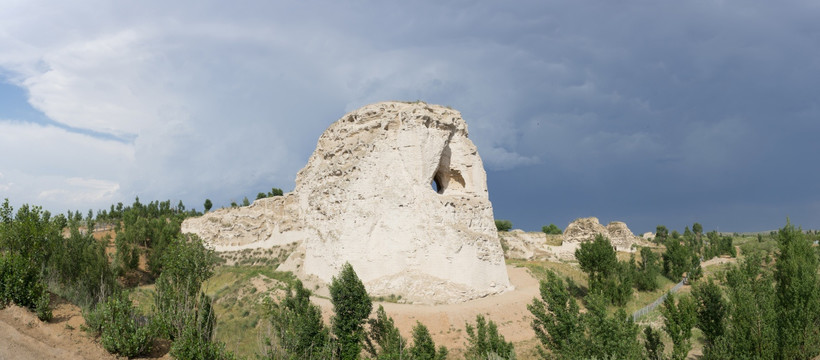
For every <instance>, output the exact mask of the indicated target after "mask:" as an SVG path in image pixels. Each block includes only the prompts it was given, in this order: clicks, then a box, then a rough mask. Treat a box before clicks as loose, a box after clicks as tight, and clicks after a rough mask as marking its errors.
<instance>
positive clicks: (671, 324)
mask: <svg viewBox="0 0 820 360" xmlns="http://www.w3.org/2000/svg"><path fill="white" fill-rule="evenodd" d="M695 306H696V305H695V302H694V301H692V300H691V298H689V297H681V298H680V300H679V301H678V302H677V304H676V303H675V296H674V295H673V294H672V293H668V294H667V296H666V299H665V300H664V302H663V306H662V307H661V313H662V314H663V317H664V320H663V330H664V331H666V333H667V334H668V335H669V338H670V339H672V359H673V360H679V359H685V358H686V355H687V354H688V353H689V350H691V349H692V343H691V342H690V338H691V337H692V327H693V326H695V323H696V321H697V315H696V310H695Z"/></svg>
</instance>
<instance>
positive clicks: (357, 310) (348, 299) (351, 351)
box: [330, 263, 373, 359]
mask: <svg viewBox="0 0 820 360" xmlns="http://www.w3.org/2000/svg"><path fill="white" fill-rule="evenodd" d="M330 297H331V302H332V303H333V311H334V312H335V315H334V316H333V318H332V319H331V329H332V331H333V335H334V336H335V338H336V341H337V344H338V348H337V350H336V351H337V356H338V357H339V358H340V359H356V358H358V356H359V353H360V352H361V349H362V341H363V340H364V327H363V325H364V323H365V319H367V317H368V316H370V312H371V311H372V309H373V305H372V302H371V300H370V296H368V295H367V290H365V288H364V284H363V283H362V281H361V280H359V277H358V276H357V275H356V272H355V271H354V270H353V266H351V265H350V263H345V264H344V265H343V266H342V270H341V272H340V273H339V276H337V277H333V279H332V281H331V283H330Z"/></svg>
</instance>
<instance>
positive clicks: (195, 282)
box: [154, 234, 217, 340]
mask: <svg viewBox="0 0 820 360" xmlns="http://www.w3.org/2000/svg"><path fill="white" fill-rule="evenodd" d="M163 257H164V259H163V264H164V265H163V271H162V274H161V275H160V276H159V278H157V281H156V295H155V297H154V307H155V309H154V312H155V314H156V323H157V326H158V329H159V331H160V334H159V335H162V336H165V337H168V338H170V339H172V340H173V339H176V338H179V337H180V336H182V335H183V332H184V331H185V328H186V327H188V326H191V323H192V322H194V321H193V320H192V319H190V318H189V317H188V315H189V314H192V313H194V312H195V309H197V308H198V307H200V306H201V305H202V304H201V303H200V300H202V297H200V296H198V295H200V289H201V287H202V282H203V281H205V279H208V278H209V277H211V275H213V269H214V266H215V265H216V262H217V258H216V256H215V255H214V253H213V250H210V249H208V248H206V247H205V246H204V245H203V244H202V240H200V239H199V238H198V237H197V236H196V235H188V234H186V235H185V236H180V237H178V238H177V239H175V240H174V241H173V242H172V243H171V244H170V245H169V246H168V247H167V248H166V250H165V253H164V254H163Z"/></svg>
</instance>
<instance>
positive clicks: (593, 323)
mask: <svg viewBox="0 0 820 360" xmlns="http://www.w3.org/2000/svg"><path fill="white" fill-rule="evenodd" d="M540 292H541V300H539V299H533V302H532V304H530V305H527V309H528V310H529V311H530V313H532V315H533V321H532V328H533V330H534V331H535V335H536V337H537V338H538V340H539V341H540V342H541V345H543V346H544V347H546V348H547V349H549V350H550V351H551V353H547V352H546V351H544V349H541V348H539V350H538V351H539V353H540V354H541V356H542V357H544V358H547V359H549V358H558V359H588V358H598V359H610V358H611V359H635V358H639V357H641V346H640V344H639V343H638V340H637V335H638V326H637V325H635V323H634V322H633V321H632V317H631V316H628V315H627V314H626V312H625V311H624V310H623V309H618V311H616V312H615V314H614V315H612V316H609V315H608V312H607V310H606V298H604V296H603V295H601V294H597V293H589V294H587V296H586V298H585V300H586V303H587V312H586V313H584V314H581V313H580V311H579V307H578V304H577V303H576V302H575V299H574V298H573V297H572V296H570V294H569V291H568V290H567V289H566V288H565V287H564V282H563V280H561V279H560V278H559V277H558V276H557V275H555V273H553V272H552V271H548V272H547V279H546V280H544V281H541V285H540Z"/></svg>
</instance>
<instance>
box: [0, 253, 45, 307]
mask: <svg viewBox="0 0 820 360" xmlns="http://www.w3.org/2000/svg"><path fill="white" fill-rule="evenodd" d="M9 303H14V304H17V305H19V306H22V307H26V308H29V309H31V310H33V311H36V312H37V316H38V317H39V318H40V320H46V321H47V320H50V319H51V310H50V309H49V308H48V306H49V297H48V292H47V291H46V286H45V283H44V282H43V280H42V277H41V276H40V269H38V268H37V267H35V266H34V265H33V264H32V263H31V262H30V261H29V259H26V258H24V257H23V256H21V255H19V254H17V253H14V252H12V253H9V254H6V255H2V254H0V305H2V306H5V305H7V304H9Z"/></svg>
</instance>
